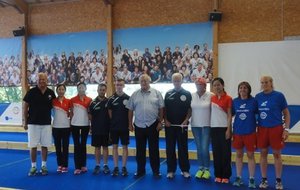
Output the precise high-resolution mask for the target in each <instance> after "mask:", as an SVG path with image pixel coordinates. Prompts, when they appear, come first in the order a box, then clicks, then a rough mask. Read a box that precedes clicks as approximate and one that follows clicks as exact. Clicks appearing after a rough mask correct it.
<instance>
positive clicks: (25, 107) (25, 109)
mask: <svg viewBox="0 0 300 190" xmlns="http://www.w3.org/2000/svg"><path fill="white" fill-rule="evenodd" d="M28 108H29V105H28V103H27V102H25V101H23V119H22V126H23V128H24V129H25V130H27V129H28V121H27V119H28Z"/></svg>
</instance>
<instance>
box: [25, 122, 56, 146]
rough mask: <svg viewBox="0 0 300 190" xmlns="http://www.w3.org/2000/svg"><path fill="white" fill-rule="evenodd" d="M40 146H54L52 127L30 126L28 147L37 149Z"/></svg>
mask: <svg viewBox="0 0 300 190" xmlns="http://www.w3.org/2000/svg"><path fill="white" fill-rule="evenodd" d="M38 144H40V145H41V146H42V147H51V146H52V128H51V125H32V124H30V125H28V147H29V148H35V147H37V146H38Z"/></svg>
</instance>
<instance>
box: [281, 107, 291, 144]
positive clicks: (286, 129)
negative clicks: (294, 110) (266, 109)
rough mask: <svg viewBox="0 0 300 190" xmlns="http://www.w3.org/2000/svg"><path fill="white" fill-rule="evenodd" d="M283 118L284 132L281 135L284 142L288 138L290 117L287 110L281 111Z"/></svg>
mask: <svg viewBox="0 0 300 190" xmlns="http://www.w3.org/2000/svg"><path fill="white" fill-rule="evenodd" d="M282 113H283V117H284V130H283V133H282V138H283V140H284V141H286V140H287V139H288V137H289V130H290V123H291V116H290V112H289V110H288V108H285V109H284V110H283V111H282Z"/></svg>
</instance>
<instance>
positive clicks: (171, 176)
mask: <svg viewBox="0 0 300 190" xmlns="http://www.w3.org/2000/svg"><path fill="white" fill-rule="evenodd" d="M174 176H175V175H174V173H173V172H169V173H168V174H167V178H168V179H173V178H174Z"/></svg>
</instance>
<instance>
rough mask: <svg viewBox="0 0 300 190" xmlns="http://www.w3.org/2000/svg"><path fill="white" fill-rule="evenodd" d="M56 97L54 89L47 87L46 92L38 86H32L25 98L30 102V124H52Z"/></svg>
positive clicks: (28, 121) (24, 99)
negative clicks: (52, 111)
mask: <svg viewBox="0 0 300 190" xmlns="http://www.w3.org/2000/svg"><path fill="white" fill-rule="evenodd" d="M53 99H55V94H54V92H53V90H51V89H49V88H47V89H46V91H45V92H44V94H43V93H42V92H41V90H40V89H39V88H38V87H37V86H36V87H33V88H31V89H30V90H29V91H28V92H27V93H26V95H25V96H24V98H23V101H25V102H26V103H28V105H29V110H28V119H27V123H28V124H34V125H51V109H52V100H53Z"/></svg>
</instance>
